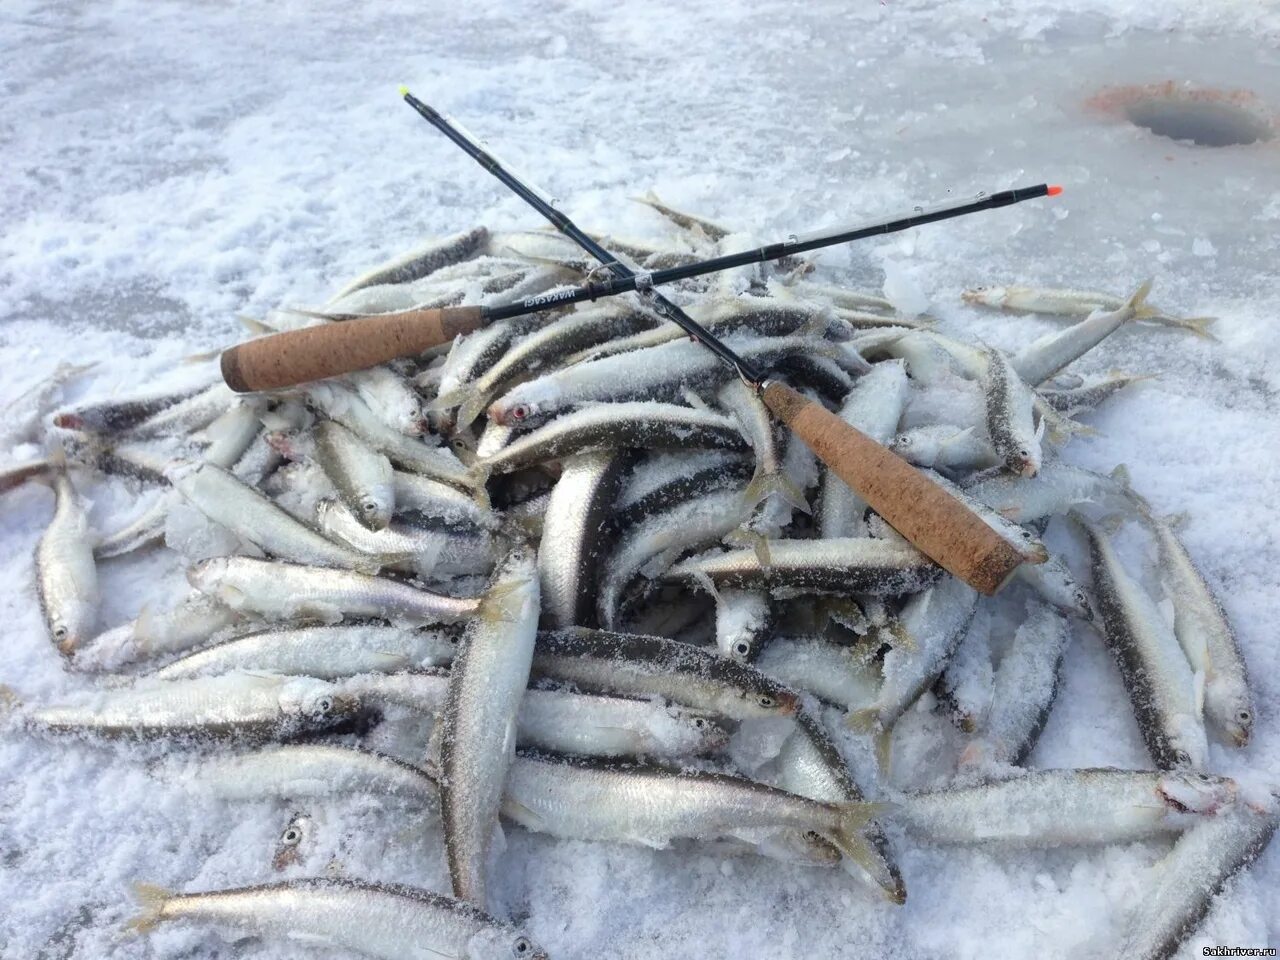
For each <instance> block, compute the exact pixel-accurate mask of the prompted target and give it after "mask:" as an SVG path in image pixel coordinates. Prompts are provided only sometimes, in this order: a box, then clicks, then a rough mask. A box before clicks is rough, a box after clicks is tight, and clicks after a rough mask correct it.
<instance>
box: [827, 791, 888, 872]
mask: <svg viewBox="0 0 1280 960" xmlns="http://www.w3.org/2000/svg"><path fill="white" fill-rule="evenodd" d="M891 807H892V805H891V804H888V803H865V802H861V801H858V802H854V803H842V804H840V825H839V827H837V829H835V830H834V831H832V833H831V835H830V838H829V839H830V840H831V842H832V843H834V844H835V845H836V847H837V848H838V849H839V850H840V852H841V853H842V854H844V855H845V856H846V857H848V858H849V859H850V860H852V861H853V862H854V863H856V864H857V865H858V866H860V867H862V869H863V870H865V871H866V872H867V873H868V874H870V875H871V876H873V877H874V876H878V875H879V874H880V873H881V872H882V870H881V867H882V864H883V860H882V858H881V856H880V854H879V853H878V852H877V851H876V849H875V848H874V847H873V846H872V845H871V844H870V842H868V840H867V838H866V837H864V836H863V835H862V830H863V829H864V828H865V827H866V826H867V824H869V823H870V822H871V821H872V820H875V819H876V818H877V817H881V816H884V815H885V814H886V813H887V812H888V811H889V810H890V809H891Z"/></svg>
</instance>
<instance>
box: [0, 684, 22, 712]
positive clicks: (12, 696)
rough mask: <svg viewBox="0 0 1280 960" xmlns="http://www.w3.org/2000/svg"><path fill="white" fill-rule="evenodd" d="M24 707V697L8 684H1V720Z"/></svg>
mask: <svg viewBox="0 0 1280 960" xmlns="http://www.w3.org/2000/svg"><path fill="white" fill-rule="evenodd" d="M21 706H22V696H21V695H20V694H19V693H18V691H17V690H15V689H13V687H11V686H9V685H8V684H7V683H0V718H4V717H7V716H9V715H10V714H11V713H14V712H15V711H17V710H18V709H19V708H20V707H21Z"/></svg>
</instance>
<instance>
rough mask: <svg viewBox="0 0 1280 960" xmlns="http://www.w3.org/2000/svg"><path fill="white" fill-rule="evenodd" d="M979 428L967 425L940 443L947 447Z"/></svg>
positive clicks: (1042, 419) (1042, 420)
mask: <svg viewBox="0 0 1280 960" xmlns="http://www.w3.org/2000/svg"><path fill="white" fill-rule="evenodd" d="M1040 422H1041V423H1043V422H1044V418H1043V417H1042V418H1041V420H1040ZM977 429H978V428H977V427H965V428H964V429H963V430H960V431H959V432H957V433H953V434H952V435H951V436H949V437H947V439H945V440H943V441H941V442H940V443H939V444H938V445H939V446H942V447H945V446H948V445H949V444H952V443H958V442H960V441H961V440H964V439H966V438H967V437H969V436H971V435H972V434H973V433H974V432H975V431H976V430H977Z"/></svg>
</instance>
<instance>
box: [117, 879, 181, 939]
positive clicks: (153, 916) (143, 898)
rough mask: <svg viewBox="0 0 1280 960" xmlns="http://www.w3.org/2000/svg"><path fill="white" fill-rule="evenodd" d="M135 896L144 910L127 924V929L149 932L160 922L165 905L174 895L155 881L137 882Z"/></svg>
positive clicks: (134, 887)
mask: <svg viewBox="0 0 1280 960" xmlns="http://www.w3.org/2000/svg"><path fill="white" fill-rule="evenodd" d="M133 896H134V898H135V899H136V900H137V901H138V906H139V907H141V908H142V912H141V913H139V914H138V915H137V916H136V917H134V918H133V919H132V920H130V921H129V922H128V923H127V924H125V929H127V930H131V931H132V932H134V933H147V932H148V931H150V930H153V929H154V928H155V925H156V924H157V923H159V922H160V916H161V914H162V913H163V912H164V906H165V904H166V903H168V902H169V900H170V899H171V898H172V897H173V891H172V890H167V889H165V888H164V887H160V886H157V885H156V884H154V883H135V884H134V885H133Z"/></svg>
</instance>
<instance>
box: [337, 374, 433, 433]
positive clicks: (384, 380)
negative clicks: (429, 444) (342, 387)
mask: <svg viewBox="0 0 1280 960" xmlns="http://www.w3.org/2000/svg"><path fill="white" fill-rule="evenodd" d="M346 380H347V382H348V383H350V384H351V385H352V386H353V387H355V388H356V393H358V394H360V397H361V399H362V400H364V402H365V403H366V404H368V406H369V409H370V410H372V411H373V412H374V414H375V415H376V416H378V417H381V418H382V421H383V423H385V424H386V425H387V426H389V427H391V428H392V429H393V430H396V431H398V432H400V433H403V434H404V435H405V436H407V437H420V436H422V435H423V434H424V433H426V431H427V419H426V416H425V415H424V414H423V412H422V397H421V396H419V394H418V392H417V391H416V390H415V389H414V387H413V384H412V383H411V382H410V381H409V380H408V378H407V377H403V376H401V375H400V374H398V373H396V371H395V370H393V369H391V367H388V366H383V367H370V368H368V369H366V370H357V371H354V372H353V373H349V374H347V375H346Z"/></svg>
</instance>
